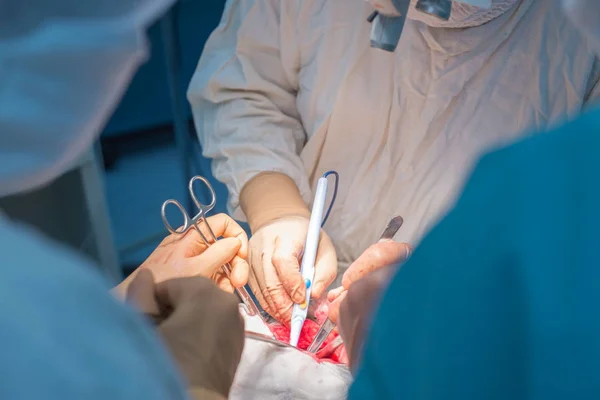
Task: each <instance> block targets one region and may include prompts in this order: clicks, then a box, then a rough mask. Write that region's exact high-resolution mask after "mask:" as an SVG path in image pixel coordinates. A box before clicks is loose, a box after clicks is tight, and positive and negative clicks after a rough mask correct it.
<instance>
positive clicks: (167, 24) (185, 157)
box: [160, 3, 193, 215]
mask: <svg viewBox="0 0 600 400" xmlns="http://www.w3.org/2000/svg"><path fill="white" fill-rule="evenodd" d="M177 10H178V3H177V4H175V6H173V8H171V10H169V12H168V13H167V15H165V16H164V17H163V19H162V20H161V22H160V23H161V28H162V36H163V44H164V47H165V54H166V63H167V78H168V81H169V90H170V93H171V108H172V110H173V126H174V128H175V142H176V145H177V152H178V154H179V162H180V163H181V172H182V185H183V187H184V192H183V193H186V192H187V186H188V181H189V180H190V178H191V177H192V170H191V167H190V159H189V156H190V149H191V148H192V145H191V141H190V131H189V129H188V122H187V118H186V112H185V102H186V99H185V92H184V91H183V90H182V82H181V54H180V51H179V36H178V33H177ZM182 205H183V207H184V208H185V209H186V211H187V212H188V213H189V215H193V214H192V212H193V208H192V200H191V199H190V198H189V196H185V201H184V203H183V204H182Z"/></svg>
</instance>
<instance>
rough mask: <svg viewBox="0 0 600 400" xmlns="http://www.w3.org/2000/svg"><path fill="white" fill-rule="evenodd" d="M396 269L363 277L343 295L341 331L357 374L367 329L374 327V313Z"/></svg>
mask: <svg viewBox="0 0 600 400" xmlns="http://www.w3.org/2000/svg"><path fill="white" fill-rule="evenodd" d="M397 269H398V268H397V267H387V268H380V269H378V270H376V271H375V272H371V273H370V274H368V275H366V276H364V277H363V278H362V279H360V280H358V281H356V282H354V284H353V285H352V286H351V287H350V288H349V289H348V291H347V292H346V293H345V294H343V295H342V296H341V297H340V298H338V301H339V302H340V303H341V304H340V305H339V318H338V320H337V323H338V329H339V332H340V335H341V336H342V339H343V340H344V345H345V346H346V352H347V353H348V358H349V360H350V369H351V370H352V371H353V372H356V368H357V366H358V364H359V362H360V355H361V353H362V349H363V345H364V340H365V336H366V333H367V328H368V327H369V326H370V325H371V322H372V318H373V313H374V311H375V309H376V306H377V304H378V303H379V301H380V300H381V296H382V294H383V293H384V291H385V289H386V288H387V286H388V284H389V282H390V280H391V278H392V277H393V275H394V273H395V272H396V271H397Z"/></svg>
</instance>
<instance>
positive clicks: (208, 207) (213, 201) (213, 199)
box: [188, 175, 217, 216]
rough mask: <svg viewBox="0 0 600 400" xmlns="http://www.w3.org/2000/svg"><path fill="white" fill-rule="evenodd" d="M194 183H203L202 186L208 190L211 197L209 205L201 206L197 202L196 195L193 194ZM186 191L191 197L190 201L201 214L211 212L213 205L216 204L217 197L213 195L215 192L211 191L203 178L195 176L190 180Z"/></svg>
mask: <svg viewBox="0 0 600 400" xmlns="http://www.w3.org/2000/svg"><path fill="white" fill-rule="evenodd" d="M196 181H202V183H204V185H205V186H206V187H207V188H208V191H209V192H210V195H211V199H210V204H202V203H200V201H199V200H198V197H196V194H195V193H194V182H196ZM188 190H189V191H190V196H192V200H193V201H194V203H195V204H196V207H198V209H199V210H200V212H201V213H204V214H206V212H208V211H210V210H212V209H213V208H214V207H215V204H217V195H216V194H215V190H214V189H213V187H212V185H211V184H210V182H209V181H208V179H206V178H205V177H203V176H200V175H196V176H194V177H193V178H192V179H190V183H189V185H188ZM203 216H205V215H203Z"/></svg>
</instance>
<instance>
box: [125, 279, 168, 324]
mask: <svg viewBox="0 0 600 400" xmlns="http://www.w3.org/2000/svg"><path fill="white" fill-rule="evenodd" d="M126 299H127V302H128V303H131V304H133V305H134V306H135V307H137V309H138V310H139V311H140V312H141V313H144V314H148V315H158V314H160V307H159V305H158V302H157V301H156V297H155V294H154V275H152V272H151V271H150V270H149V269H146V268H142V269H140V270H139V271H138V273H137V275H136V277H135V278H134V279H133V281H132V282H131V284H130V285H129V287H128V289H127V295H126Z"/></svg>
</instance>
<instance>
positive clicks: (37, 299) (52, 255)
mask: <svg viewBox="0 0 600 400" xmlns="http://www.w3.org/2000/svg"><path fill="white" fill-rule="evenodd" d="M0 254H1V255H2V261H0V399H2V400H21V399H27V400H29V399H36V400H37V399H51V400H134V399H135V400H137V399H140V400H141V399H143V400H167V399H168V400H179V399H186V398H188V395H187V393H186V390H185V386H184V382H183V379H182V378H181V377H180V376H179V373H178V371H177V369H176V368H175V366H174V364H173V361H172V360H171V357H170V355H169V354H168V352H167V350H166V348H165V347H164V346H163V345H162V343H161V341H160V339H159V337H158V336H157V335H156V333H155V332H154V331H153V329H152V328H151V327H150V326H149V325H148V324H147V323H145V322H144V321H143V320H142V317H141V316H139V315H137V314H136V313H134V312H133V310H131V309H129V308H128V307H127V306H126V305H123V304H121V303H120V302H119V301H117V300H116V299H115V298H113V297H112V296H111V295H110V293H109V285H108V283H107V282H106V281H105V280H104V279H102V278H101V276H100V274H99V273H98V272H97V271H95V270H94V266H93V265H91V264H90V263H89V262H88V261H87V260H85V259H83V258H81V257H80V256H78V255H76V254H74V253H72V252H71V251H70V250H68V249H66V248H63V247H62V246H61V245H59V244H57V243H54V242H53V241H51V240H49V239H48V238H45V237H43V236H42V235H40V234H39V233H37V232H35V231H33V230H31V229H28V228H26V227H23V226H18V225H15V224H13V223H11V222H9V221H8V220H6V219H3V218H2V216H1V215H0Z"/></svg>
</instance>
